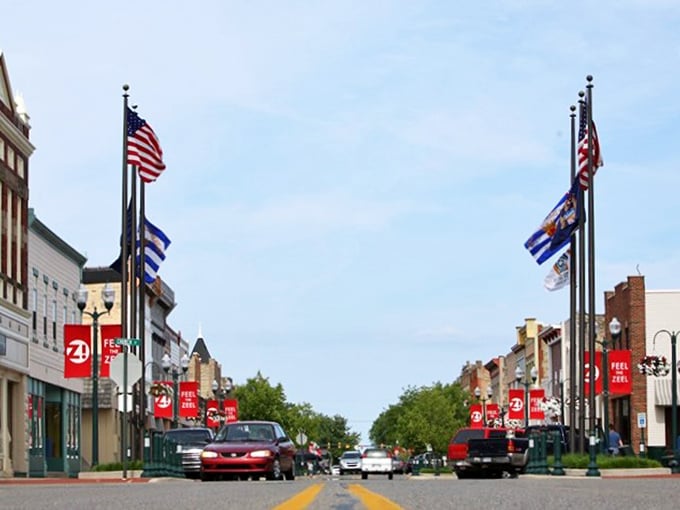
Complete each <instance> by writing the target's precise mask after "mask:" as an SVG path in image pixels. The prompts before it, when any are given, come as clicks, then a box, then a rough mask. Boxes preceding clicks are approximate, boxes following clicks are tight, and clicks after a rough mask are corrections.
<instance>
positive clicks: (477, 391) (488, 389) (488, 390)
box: [475, 386, 493, 427]
mask: <svg viewBox="0 0 680 510" xmlns="http://www.w3.org/2000/svg"><path fill="white" fill-rule="evenodd" d="M492 395H493V390H492V389H491V386H487V387H486V396H487V398H481V396H482V390H480V389H479V386H477V387H476V388H475V397H477V400H481V402H482V416H483V419H484V426H485V427H486V426H487V423H486V403H487V402H488V401H489V400H491V396H492Z"/></svg>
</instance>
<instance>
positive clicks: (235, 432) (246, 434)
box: [215, 423, 274, 442]
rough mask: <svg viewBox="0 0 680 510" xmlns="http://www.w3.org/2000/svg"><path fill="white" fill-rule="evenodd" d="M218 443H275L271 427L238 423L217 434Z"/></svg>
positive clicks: (264, 424)
mask: <svg viewBox="0 0 680 510" xmlns="http://www.w3.org/2000/svg"><path fill="white" fill-rule="evenodd" d="M215 440H216V441H227V442H230V441H234V442H238V441H268V442H271V441H274V431H273V429H272V427H271V425H268V424H266V423H262V424H252V423H251V424H246V423H238V424H233V425H226V426H224V427H222V428H221V429H220V431H219V432H218V433H217V437H216V438H215Z"/></svg>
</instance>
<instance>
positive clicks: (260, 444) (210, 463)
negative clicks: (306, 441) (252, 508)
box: [201, 421, 296, 481]
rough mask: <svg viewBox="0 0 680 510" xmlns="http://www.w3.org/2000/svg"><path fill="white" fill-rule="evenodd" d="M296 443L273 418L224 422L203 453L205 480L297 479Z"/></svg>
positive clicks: (203, 478) (202, 464) (202, 468)
mask: <svg viewBox="0 0 680 510" xmlns="http://www.w3.org/2000/svg"><path fill="white" fill-rule="evenodd" d="M295 453H296V450H295V445H294V444H293V441H292V440H291V439H290V438H289V437H288V434H286V432H285V431H284V430H283V428H282V427H281V425H279V424H278V423H276V422H272V421H237V422H233V423H228V424H226V425H224V426H223V427H222V428H221V429H220V430H219V432H218V433H217V435H216V436H215V439H214V441H213V442H212V443H210V444H208V445H206V447H205V448H204V449H203V452H202V453H201V480H202V481H210V480H216V479H218V478H222V479H224V478H235V477H237V478H240V479H248V478H253V479H258V478H260V477H261V476H264V477H266V478H267V480H280V479H281V477H282V476H285V478H286V480H294V479H295Z"/></svg>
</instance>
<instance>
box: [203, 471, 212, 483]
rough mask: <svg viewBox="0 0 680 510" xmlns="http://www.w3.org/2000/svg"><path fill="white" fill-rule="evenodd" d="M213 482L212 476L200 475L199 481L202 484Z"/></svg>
mask: <svg viewBox="0 0 680 510" xmlns="http://www.w3.org/2000/svg"><path fill="white" fill-rule="evenodd" d="M213 480H214V478H213V476H212V475H209V474H208V473H201V481H202V482H212V481H213Z"/></svg>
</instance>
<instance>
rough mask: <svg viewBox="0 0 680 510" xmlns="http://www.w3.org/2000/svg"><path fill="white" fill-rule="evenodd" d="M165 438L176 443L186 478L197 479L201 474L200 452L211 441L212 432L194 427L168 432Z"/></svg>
mask: <svg viewBox="0 0 680 510" xmlns="http://www.w3.org/2000/svg"><path fill="white" fill-rule="evenodd" d="M164 436H165V438H167V439H169V440H172V441H174V442H175V443H176V445H177V449H178V451H181V452H182V467H183V468H184V474H185V476H186V477H187V478H198V476H199V475H200V473H201V452H202V451H203V447H204V446H205V445H207V444H208V443H210V442H211V441H212V440H213V432H212V430H210V429H209V428H203V427H194V428H184V429H172V430H168V431H166V432H165V434H164Z"/></svg>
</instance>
